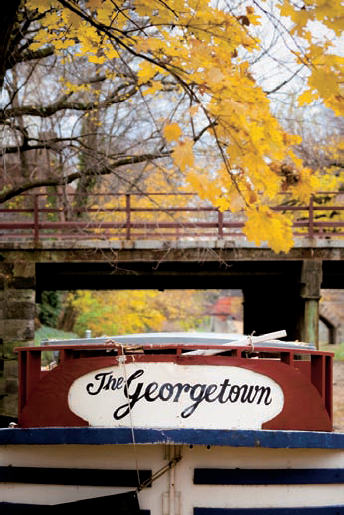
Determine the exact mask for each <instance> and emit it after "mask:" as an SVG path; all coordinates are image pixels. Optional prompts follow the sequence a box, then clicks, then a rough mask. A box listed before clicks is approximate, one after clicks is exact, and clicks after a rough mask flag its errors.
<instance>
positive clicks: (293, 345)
mask: <svg viewBox="0 0 344 515" xmlns="http://www.w3.org/2000/svg"><path fill="white" fill-rule="evenodd" d="M250 339H251V340H252V343H253V344H255V345H257V346H259V347H266V348H269V347H270V348H272V347H274V348H281V349H305V348H306V349H307V348H309V349H312V350H313V349H315V346H314V345H313V344H309V343H303V342H286V341H280V340H274V339H271V340H267V341H264V342H263V343H258V342H255V336H254V335H253V336H247V335H244V334H238V333H196V332H194V333H185V332H169V333H163V332H162V333H141V334H125V335H115V336H100V337H97V338H75V339H68V340H43V341H42V342H41V343H42V345H47V344H54V345H56V344H64V345H66V344H68V345H89V344H91V345H93V344H97V343H99V344H102V343H105V342H108V341H109V340H111V341H113V342H114V343H122V344H125V345H152V344H159V345H171V344H185V345H187V344H189V345H210V346H211V345H224V344H229V345H230V344H231V343H233V345H236V346H237V345H238V346H240V345H241V344H242V345H245V346H246V345H248V343H249V342H250Z"/></svg>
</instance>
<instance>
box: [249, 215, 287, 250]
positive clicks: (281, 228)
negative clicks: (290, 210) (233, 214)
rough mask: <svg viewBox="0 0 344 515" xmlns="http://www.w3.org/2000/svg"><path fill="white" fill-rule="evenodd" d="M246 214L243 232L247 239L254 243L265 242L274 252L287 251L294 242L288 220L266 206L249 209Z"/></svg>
mask: <svg viewBox="0 0 344 515" xmlns="http://www.w3.org/2000/svg"><path fill="white" fill-rule="evenodd" d="M246 214H247V222H246V223H245V227H244V229H243V232H244V234H245V235H246V237H247V239H248V240H249V241H253V242H254V243H255V244H256V245H261V244H262V243H267V244H268V246H269V247H271V248H272V250H273V251H274V252H276V253H279V252H289V250H290V249H291V248H292V246H293V243H294V242H293V232H292V222H291V221H290V220H288V219H287V218H285V217H284V216H283V215H282V214H281V213H276V212H273V211H272V210H271V209H269V208H268V207H266V206H260V207H259V208H256V209H249V210H247V211H246Z"/></svg>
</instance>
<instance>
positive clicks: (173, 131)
mask: <svg viewBox="0 0 344 515" xmlns="http://www.w3.org/2000/svg"><path fill="white" fill-rule="evenodd" d="M163 132H164V136H165V138H166V139H167V141H169V142H171V141H177V140H178V139H179V138H180V136H181V135H182V130H181V128H180V126H179V125H178V123H170V124H168V125H166V126H165V127H164V131H163Z"/></svg>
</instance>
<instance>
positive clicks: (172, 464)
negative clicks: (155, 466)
mask: <svg viewBox="0 0 344 515" xmlns="http://www.w3.org/2000/svg"><path fill="white" fill-rule="evenodd" d="M181 459H182V457H181V456H178V457H177V458H173V459H172V460H171V461H170V462H169V463H167V465H165V466H164V467H161V469H159V470H158V471H157V472H155V474H152V475H151V477H149V478H148V479H146V481H144V482H143V483H141V484H140V486H139V487H138V489H137V492H140V491H141V490H143V489H144V488H147V487H149V486H150V485H151V484H152V483H153V481H155V480H156V479H159V477H161V476H163V475H164V474H165V472H167V471H168V470H170V469H171V468H173V467H175V466H176V465H177V463H178V462H179V461H180V460H181Z"/></svg>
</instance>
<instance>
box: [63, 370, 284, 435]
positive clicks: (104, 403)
mask: <svg viewBox="0 0 344 515" xmlns="http://www.w3.org/2000/svg"><path fill="white" fill-rule="evenodd" d="M283 402H284V396H283V391H282V389H281V387H280V386H279V385H278V384H277V383H276V382H275V381H273V380H272V379H271V378H269V377H267V376H265V375H263V374H259V373H257V372H253V371H251V370H248V369H245V368H240V367H234V366H209V365H206V366H205V365H203V366H199V365H176V364H174V363H128V364H125V365H124V364H121V365H119V366H118V367H110V368H104V369H101V370H95V371H92V372H90V373H88V374H85V375H84V376H81V377H79V378H78V379H76V380H75V381H74V383H73V384H72V386H71V388H70V390H69V395H68V404H69V408H70V409H71V411H72V412H73V413H75V414H76V415H78V416H79V417H81V418H83V419H84V420H87V421H88V422H89V424H90V426H97V427H130V426H132V427H142V428H166V429H177V428H197V429H261V427H262V424H263V423H264V422H267V421H268V420H271V419H272V418H274V417H275V416H276V415H278V413H280V412H281V410H282V408H283Z"/></svg>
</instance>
